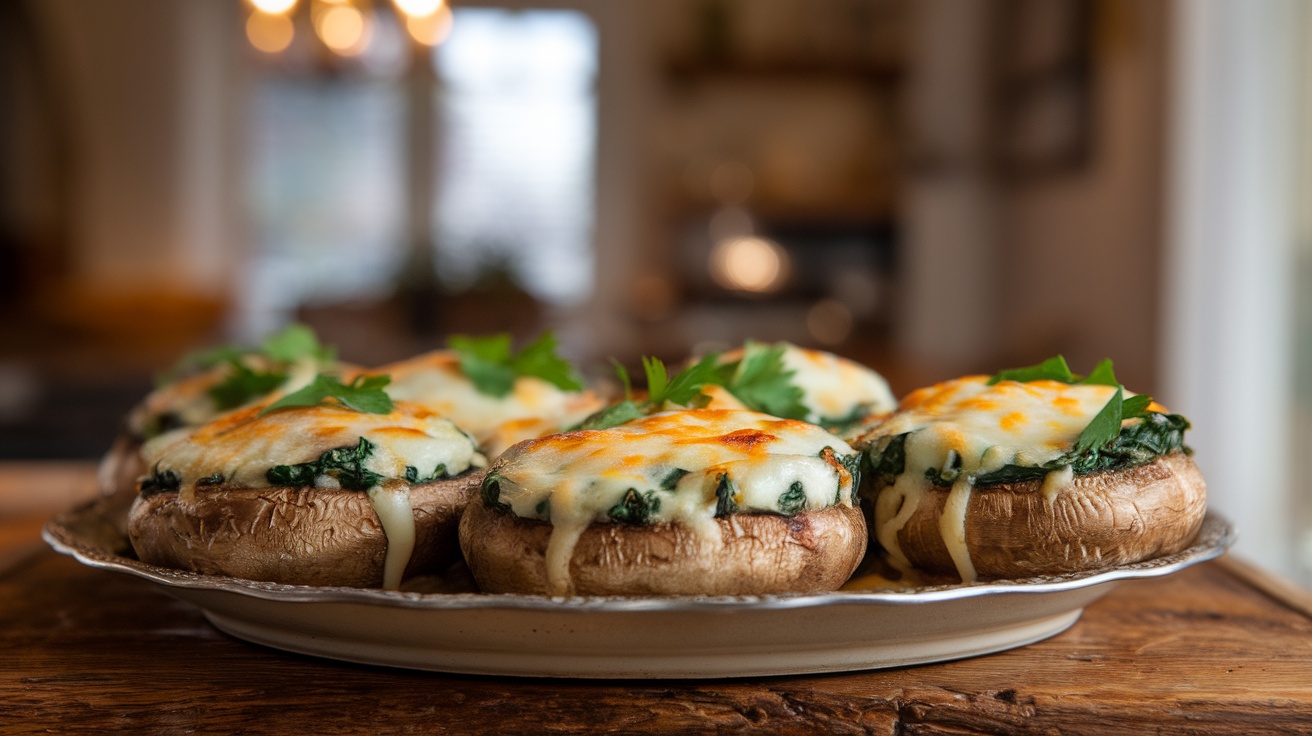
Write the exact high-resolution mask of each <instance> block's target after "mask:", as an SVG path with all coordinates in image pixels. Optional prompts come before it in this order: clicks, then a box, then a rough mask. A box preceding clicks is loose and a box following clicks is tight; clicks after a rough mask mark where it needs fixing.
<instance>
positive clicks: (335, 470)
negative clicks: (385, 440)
mask: <svg viewBox="0 0 1312 736" xmlns="http://www.w3.org/2000/svg"><path fill="white" fill-rule="evenodd" d="M375 447H376V445H374V443H372V442H370V441H369V440H367V439H365V438H363V437H361V438H360V443H359V444H357V445H355V446H354V447H352V446H350V445H347V446H346V447H337V448H334V449H332V450H328V451H327V452H325V453H323V454H322V455H320V456H319V458H318V459H317V460H312V461H310V462H308V463H299V464H296V465H275V466H273V467H272V468H269V472H268V473H266V474H265V477H267V478H268V479H269V482H270V483H272V484H273V485H275V486H298V487H301V486H312V485H314V481H315V479H316V478H318V477H319V476H321V475H327V476H330V477H332V478H336V479H337V482H338V483H340V484H341V486H342V488H345V489H346V490H349V491H367V490H369V489H370V488H373V487H374V486H376V485H378V484H379V483H381V482H382V481H383V476H381V475H379V474H378V473H375V472H373V471H372V470H368V469H366V468H365V466H364V464H365V461H366V460H368V459H369V456H370V455H372V454H373V451H374V448H375ZM439 467H440V466H439ZM409 470H410V469H409V468H407V469H406V473H407V477H408V476H409ZM417 472H418V471H416V475H417Z"/></svg>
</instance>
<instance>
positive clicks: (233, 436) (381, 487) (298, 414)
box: [142, 400, 487, 589]
mask: <svg viewBox="0 0 1312 736" xmlns="http://www.w3.org/2000/svg"><path fill="white" fill-rule="evenodd" d="M270 401H271V400H270ZM268 403H269V401H265V402H263V403H262V404H260V405H256V406H253V407H249V408H246V409H240V410H237V411H235V412H231V413H229V414H225V415H223V416H221V417H219V418H218V419H216V420H215V421H213V422H211V423H209V424H207V425H204V426H202V427H201V428H199V429H197V430H195V431H192V432H190V433H187V434H184V435H182V436H177V435H176V434H175V435H173V436H161V437H159V438H156V439H155V440H152V441H150V442H148V443H146V445H145V446H144V447H143V448H142V454H143V457H144V458H145V460H146V462H147V464H148V466H149V467H157V468H159V469H160V470H168V471H171V472H172V473H174V475H176V476H177V478H178V479H179V487H178V493H179V497H180V498H182V499H184V500H190V499H193V498H195V495H196V493H197V492H198V485H201V484H200V483H199V482H200V481H201V480H202V479H213V478H216V477H217V478H220V479H221V481H219V484H220V485H222V486H227V487H236V488H264V487H268V486H270V485H272V482H271V481H270V480H269V477H268V473H269V469H270V468H273V467H275V466H280V465H301V464H304V463H312V462H314V461H316V460H318V459H319V457H320V456H321V455H323V453H325V452H327V451H329V450H334V449H338V448H343V447H356V446H358V445H359V444H360V442H361V440H362V439H363V440H365V441H367V442H368V443H369V444H370V445H372V449H371V450H370V451H369V453H368V457H366V458H365V459H364V461H363V463H362V467H363V469H364V470H365V471H368V472H369V473H373V474H375V475H376V476H378V477H379V478H380V481H379V483H377V484H376V485H374V486H373V487H371V488H369V489H367V490H364V491H363V492H366V493H367V494H368V498H369V502H370V504H371V506H372V508H373V510H374V512H375V514H377V516H378V519H379V522H380V524H381V525H382V528H383V534H384V535H385V537H386V538H387V556H386V560H385V562H384V587H387V588H393V589H395V588H397V587H399V586H400V583H401V576H402V574H403V573H404V572H405V568H406V566H407V565H408V564H409V562H410V556H411V554H412V552H413V550H414V543H415V520H414V510H413V509H412V507H411V505H410V492H409V485H408V484H407V483H406V481H405V480H404V479H405V477H406V474H407V469H408V468H414V469H415V471H416V472H417V475H418V476H419V477H420V478H425V477H429V476H432V475H433V474H434V471H436V470H437V469H438V468H439V467H440V468H442V469H443V470H444V473H443V475H445V476H455V475H459V474H461V473H463V472H465V471H466V470H469V469H471V468H481V467H484V466H486V465H487V460H486V458H484V457H483V455H482V454H480V453H479V452H478V449H477V448H476V447H475V446H474V443H473V440H471V439H470V438H469V436H468V435H466V434H465V433H464V432H462V431H460V429H459V428H457V427H456V426H455V425H454V424H452V423H451V422H450V421H449V420H447V419H445V418H443V417H440V416H437V415H436V414H434V413H433V412H431V411H429V410H428V409H426V408H424V407H421V406H416V405H414V404H406V403H402V402H397V403H396V404H395V406H394V409H393V411H392V412H391V413H389V414H366V413H362V412H357V411H352V410H350V409H346V408H344V407H340V406H336V405H331V404H320V405H318V406H310V407H296V408H289V409H280V410H278V411H274V412H270V413H268V414H264V415H261V414H260V411H261V409H262V408H263V406H264V405H267V404H268ZM314 486H315V487H316V488H326V489H337V488H341V482H340V481H339V480H338V479H337V478H335V477H333V476H332V475H329V474H327V473H325V474H321V475H319V476H317V477H316V478H315V479H314ZM199 492H203V491H199Z"/></svg>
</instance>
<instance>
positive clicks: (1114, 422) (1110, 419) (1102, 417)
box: [989, 355, 1156, 456]
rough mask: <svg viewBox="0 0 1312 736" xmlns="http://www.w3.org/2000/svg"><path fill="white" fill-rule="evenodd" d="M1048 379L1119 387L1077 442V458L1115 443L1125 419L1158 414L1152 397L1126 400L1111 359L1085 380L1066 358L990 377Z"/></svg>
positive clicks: (1141, 396)
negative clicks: (1151, 410)
mask: <svg viewBox="0 0 1312 736" xmlns="http://www.w3.org/2000/svg"><path fill="white" fill-rule="evenodd" d="M1045 379H1046V380H1052V381H1061V382H1062V383H1068V384H1078V385H1083V386H1115V387H1116V393H1114V394H1112V397H1111V399H1109V400H1108V401H1107V403H1106V404H1105V405H1103V407H1102V409H1100V410H1099V411H1098V413H1097V414H1096V415H1094V417H1093V420H1092V421H1090V422H1089V426H1087V427H1085V428H1084V431H1082V432H1080V436H1079V437H1078V438H1077V439H1076V440H1075V448H1074V450H1073V451H1074V453H1075V455H1077V456H1078V455H1083V454H1086V453H1095V454H1096V453H1097V451H1098V450H1099V448H1103V447H1106V446H1108V445H1110V444H1111V443H1112V442H1114V441H1115V440H1116V438H1117V437H1119V436H1120V435H1121V423H1122V422H1124V421H1125V420H1126V419H1141V418H1144V417H1147V416H1148V415H1149V414H1155V413H1156V412H1150V411H1149V410H1148V407H1149V406H1151V405H1152V403H1153V400H1152V397H1151V396H1143V395H1139V396H1131V397H1129V398H1128V399H1127V398H1125V387H1124V386H1122V385H1121V383H1120V382H1119V381H1117V380H1116V372H1115V371H1114V370H1113V368H1112V362H1111V360H1108V359H1103V360H1102V361H1099V363H1098V365H1096V366H1094V367H1093V371H1092V372H1090V373H1089V375H1088V376H1087V377H1085V376H1079V375H1077V374H1074V373H1072V372H1071V369H1070V366H1068V365H1067V364H1066V359H1065V358H1063V357H1062V356H1060V355H1058V356H1056V357H1055V358H1048V359H1047V360H1045V361H1043V362H1042V363H1040V364H1039V365H1034V366H1029V367H1028V368H1012V369H1009V370H1004V371H999V372H998V373H996V374H994V375H993V376H992V377H991V378H989V385H993V384H995V383H997V382H999V381H1021V382H1024V381H1041V380H1045Z"/></svg>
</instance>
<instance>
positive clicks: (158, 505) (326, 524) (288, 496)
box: [128, 471, 484, 587]
mask: <svg viewBox="0 0 1312 736" xmlns="http://www.w3.org/2000/svg"><path fill="white" fill-rule="evenodd" d="M483 475H484V473H483V471H475V472H469V473H466V474H464V475H461V476H459V477H457V478H451V479H448V480H440V481H436V482H433V483H421V484H417V485H414V486H411V487H410V504H411V507H412V508H413V510H414V519H415V545H414V552H413V553H412V555H411V557H410V561H409V564H408V565H407V566H406V572H405V577H409V576H411V575H416V574H420V573H423V572H431V571H436V570H439V569H441V568H442V567H444V566H445V565H446V564H449V563H450V562H453V561H454V560H455V559H457V556H458V549H457V543H456V527H457V524H458V523H459V519H460V514H461V512H462V511H463V510H464V507H465V505H466V504H468V503H469V500H470V499H471V498H473V497H474V496H475V494H476V493H477V492H478V488H479V486H480V485H481V483H482V480H483ZM128 536H129V539H130V540H131V541H132V547H133V549H134V550H136V553H137V557H139V558H140V559H141V560H142V561H143V562H148V563H150V564H153V565H159V566H161V567H172V568H178V569H183V570H192V571H195V572H199V573H204V574H209V575H227V576H231V577H238V578H246V579H249V580H267V581H270V582H277V583H287V584H293V585H342V586H353V587H378V586H380V585H382V584H383V568H384V561H385V559H386V557H387V545H388V540H387V535H386V534H385V533H384V531H383V527H382V523H381V522H380V521H379V518H378V514H377V513H376V512H375V511H374V509H373V505H372V503H371V502H370V500H369V497H368V495H367V494H365V493H363V492H360V491H348V490H338V489H326V488H308V487H307V488H293V487H286V486H281V487H270V488H235V487H223V486H220V487H215V488H198V489H196V492H195V494H194V495H192V496H191V497H190V498H188V497H185V496H181V495H180V494H178V493H176V492H166V493H156V494H152V495H148V496H139V497H138V498H137V500H136V501H135V502H134V503H133V505H132V510H131V512H130V513H129V517H128Z"/></svg>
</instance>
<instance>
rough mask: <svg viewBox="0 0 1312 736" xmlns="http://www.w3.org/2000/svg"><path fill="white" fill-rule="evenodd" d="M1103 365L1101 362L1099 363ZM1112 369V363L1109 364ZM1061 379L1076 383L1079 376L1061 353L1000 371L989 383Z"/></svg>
mask: <svg viewBox="0 0 1312 736" xmlns="http://www.w3.org/2000/svg"><path fill="white" fill-rule="evenodd" d="M1099 367H1101V364H1099ZM1108 369H1109V370H1110V363H1109V364H1108ZM1043 380H1048V381H1061V382H1062V383H1075V382H1077V381H1078V380H1079V377H1078V376H1076V375H1075V374H1074V373H1071V367H1070V366H1069V365H1067V364H1066V359H1065V358H1064V357H1062V356H1060V355H1058V356H1056V357H1052V358H1048V359H1047V360H1045V361H1043V362H1042V363H1039V364H1038V365H1031V366H1027V367H1025V368H1008V369H1006V370H1002V371H998V372H997V373H995V374H993V376H992V377H990V378H989V385H990V386H992V385H993V384H995V383H997V382H999V381H1019V382H1021V383H1026V382H1028V381H1043Z"/></svg>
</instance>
